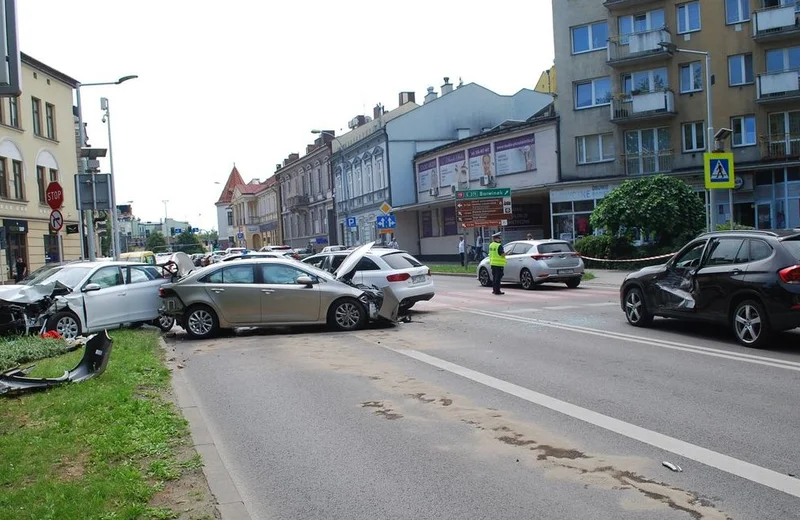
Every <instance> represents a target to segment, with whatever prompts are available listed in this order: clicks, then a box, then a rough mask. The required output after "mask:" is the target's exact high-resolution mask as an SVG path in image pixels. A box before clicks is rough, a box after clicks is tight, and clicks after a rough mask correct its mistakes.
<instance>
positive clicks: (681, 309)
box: [645, 238, 708, 314]
mask: <svg viewBox="0 0 800 520" xmlns="http://www.w3.org/2000/svg"><path fill="white" fill-rule="evenodd" d="M707 244H708V239H706V238H702V239H698V240H694V241H692V242H690V243H689V244H687V245H686V246H684V248H683V249H682V250H681V251H680V252H678V254H677V255H675V257H674V258H673V259H672V260H670V261H669V262H668V263H667V265H666V266H665V268H664V270H663V271H662V272H661V273H659V274H658V275H656V276H655V277H653V280H652V281H651V282H650V285H649V286H648V287H646V288H645V294H646V295H648V296H650V299H651V300H652V301H649V303H650V304H651V305H652V306H653V308H655V309H658V311H659V312H664V313H668V314H676V313H677V314H686V313H693V312H694V309H695V305H696V303H697V301H696V298H697V291H696V290H695V287H694V274H695V272H696V271H697V270H698V269H699V268H700V265H701V263H702V261H703V257H704V254H705V252H706V246H707Z"/></svg>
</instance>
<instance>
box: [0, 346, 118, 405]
mask: <svg viewBox="0 0 800 520" xmlns="http://www.w3.org/2000/svg"><path fill="white" fill-rule="evenodd" d="M112 346H113V342H112V341H111V338H110V337H109V336H108V333H107V332H106V331H103V332H100V333H98V334H95V335H93V336H91V337H90V338H89V340H88V341H87V342H86V347H85V350H84V352H83V358H82V359H81V361H80V363H78V365H77V366H76V367H75V368H73V369H72V370H70V371H67V372H64V375H63V376H61V377H54V378H37V377H27V376H26V375H25V374H27V373H28V372H30V370H31V369H32V368H33V367H34V366H35V365H31V366H28V367H25V368H13V369H11V370H8V371H6V372H3V373H2V374H0V395H8V394H13V393H19V392H25V391H33V390H42V389H45V388H51V387H54V386H59V385H63V384H65V383H77V382H79V381H85V380H87V379H91V378H93V377H95V376H99V375H100V374H102V373H103V372H105V370H106V366H107V365H108V358H109V357H110V356H111V348H112Z"/></svg>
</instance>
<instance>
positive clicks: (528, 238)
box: [525, 233, 533, 240]
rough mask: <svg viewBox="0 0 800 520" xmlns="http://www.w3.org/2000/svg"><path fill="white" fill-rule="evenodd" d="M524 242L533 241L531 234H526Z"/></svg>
mask: <svg viewBox="0 0 800 520" xmlns="http://www.w3.org/2000/svg"><path fill="white" fill-rule="evenodd" d="M525 240H533V235H532V234H531V233H528V236H527V237H525Z"/></svg>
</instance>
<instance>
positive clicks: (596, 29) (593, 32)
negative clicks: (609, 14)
mask: <svg viewBox="0 0 800 520" xmlns="http://www.w3.org/2000/svg"><path fill="white" fill-rule="evenodd" d="M606 47H608V23H606V22H597V23H593V24H589V25H581V26H580V27H573V28H572V54H580V53H582V52H589V51H596V50H600V49H605V48H606Z"/></svg>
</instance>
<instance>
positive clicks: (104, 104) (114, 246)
mask: <svg viewBox="0 0 800 520" xmlns="http://www.w3.org/2000/svg"><path fill="white" fill-rule="evenodd" d="M100 109H101V110H104V111H105V113H104V114H103V122H104V123H106V125H107V126H108V168H109V170H110V173H111V233H112V235H113V236H112V239H111V256H113V257H114V259H115V260H118V259H119V255H120V253H121V251H120V247H119V214H118V212H117V185H116V182H115V179H114V151H113V149H112V146H111V110H110V108H109V106H108V98H100Z"/></svg>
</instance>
